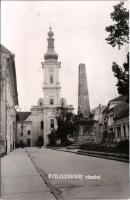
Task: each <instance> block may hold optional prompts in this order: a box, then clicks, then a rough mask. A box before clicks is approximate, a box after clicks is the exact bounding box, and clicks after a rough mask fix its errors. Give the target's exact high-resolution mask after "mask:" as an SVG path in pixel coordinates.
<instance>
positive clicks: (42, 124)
mask: <svg viewBox="0 0 130 200" xmlns="http://www.w3.org/2000/svg"><path fill="white" fill-rule="evenodd" d="M43 127H44V123H43V121H41V130H43Z"/></svg>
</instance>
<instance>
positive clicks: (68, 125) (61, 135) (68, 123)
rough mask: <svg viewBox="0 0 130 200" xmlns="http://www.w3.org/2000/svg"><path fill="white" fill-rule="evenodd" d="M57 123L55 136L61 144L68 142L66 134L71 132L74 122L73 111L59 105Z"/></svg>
mask: <svg viewBox="0 0 130 200" xmlns="http://www.w3.org/2000/svg"><path fill="white" fill-rule="evenodd" d="M57 125H58V129H57V130H56V137H57V138H58V139H60V140H61V144H64V145H65V144H68V143H69V140H68V138H67V136H68V135H70V134H72V133H73V131H74V124H73V113H72V112H69V111H68V108H67V107H64V106H61V107H60V108H59V109H58V114H57Z"/></svg>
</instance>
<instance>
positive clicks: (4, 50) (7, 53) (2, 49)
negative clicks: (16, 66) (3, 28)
mask: <svg viewBox="0 0 130 200" xmlns="http://www.w3.org/2000/svg"><path fill="white" fill-rule="evenodd" d="M0 53H3V54H6V55H9V56H10V55H11V54H12V52H11V51H9V50H8V49H7V48H6V47H5V46H4V45H2V44H0Z"/></svg>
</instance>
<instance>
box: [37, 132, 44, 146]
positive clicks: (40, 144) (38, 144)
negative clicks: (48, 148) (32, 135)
mask: <svg viewBox="0 0 130 200" xmlns="http://www.w3.org/2000/svg"><path fill="white" fill-rule="evenodd" d="M36 146H37V148H39V149H41V147H42V146H43V137H42V135H40V136H39V137H38V140H37V144H36Z"/></svg>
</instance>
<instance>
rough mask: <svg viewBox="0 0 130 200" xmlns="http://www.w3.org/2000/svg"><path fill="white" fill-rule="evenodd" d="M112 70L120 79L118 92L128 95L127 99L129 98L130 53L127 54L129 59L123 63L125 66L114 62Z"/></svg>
mask: <svg viewBox="0 0 130 200" xmlns="http://www.w3.org/2000/svg"><path fill="white" fill-rule="evenodd" d="M112 71H113V72H114V76H115V77H116V78H117V79H118V81H117V84H116V86H117V89H118V93H119V94H121V95H124V96H126V97H127V98H126V100H127V101H128V100H129V98H128V96H129V54H127V61H126V62H125V63H124V64H123V67H120V66H119V65H118V64H117V63H115V62H114V63H113V65H112Z"/></svg>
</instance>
